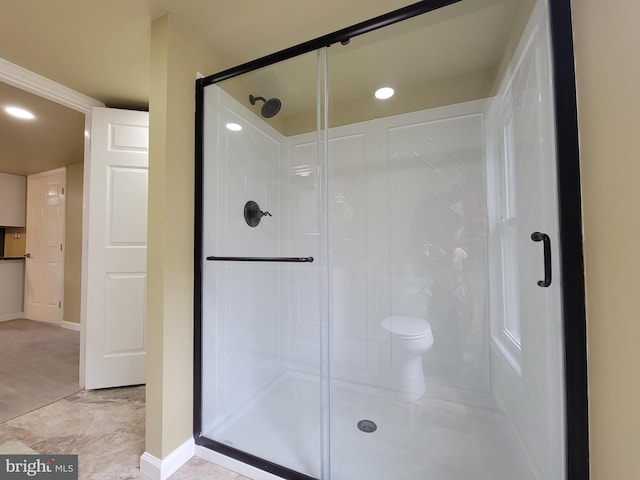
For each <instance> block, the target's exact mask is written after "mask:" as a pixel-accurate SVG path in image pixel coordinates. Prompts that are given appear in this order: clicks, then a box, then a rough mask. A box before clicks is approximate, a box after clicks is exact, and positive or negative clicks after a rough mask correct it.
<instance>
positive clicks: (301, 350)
mask: <svg viewBox="0 0 640 480" xmlns="http://www.w3.org/2000/svg"><path fill="white" fill-rule="evenodd" d="M485 105H486V104H485V102H484V101H476V102H469V103H465V104H460V105H454V106H448V107H442V108H437V109H432V110H428V111H423V112H416V113H411V114H405V115H399V116H395V117H388V118H383V119H379V120H373V121H368V122H362V123H358V124H352V125H348V126H343V127H337V128H332V129H330V132H329V138H330V140H329V172H328V190H329V200H328V203H329V262H330V263H329V265H330V267H329V268H330V272H331V273H330V282H331V286H332V288H331V302H330V303H331V311H330V322H331V324H330V330H331V361H332V362H331V367H332V377H333V378H341V379H345V380H350V381H355V382H359V383H365V384H370V385H376V386H381V387H390V386H391V385H393V383H394V379H393V378H392V374H391V356H392V354H393V352H392V351H391V342H390V336H389V333H388V332H386V331H384V330H383V329H382V327H381V321H382V320H383V319H384V318H385V317H387V316H390V315H407V316H414V317H419V318H424V319H427V320H428V321H429V322H430V324H431V326H432V329H433V334H434V338H435V340H434V347H433V349H432V351H431V352H429V353H428V354H427V355H425V359H424V366H425V376H426V380H427V381H428V382H433V383H439V384H443V385H450V386H456V387H461V388H469V389H474V390H480V391H487V390H488V388H489V363H488V349H487V345H488V340H487V339H488V316H487V301H486V298H487V295H488V292H487V289H486V283H487V282H486V278H487V242H486V237H487V225H486V191H485V184H486V180H485V160H484V131H483V113H482V112H483V110H484V108H485ZM289 141H290V142H291V152H292V155H291V159H290V161H291V167H290V169H291V171H292V172H294V178H293V180H292V181H293V183H294V185H295V186H294V187H293V188H291V189H290V191H291V192H293V195H294V199H293V202H292V204H293V205H294V206H295V207H294V208H295V209H296V212H297V213H296V214H295V215H294V219H295V221H294V224H293V225H292V226H291V228H292V233H293V238H294V245H295V249H294V250H295V251H297V252H302V251H305V252H307V253H305V255H306V254H310V255H314V256H315V255H316V254H317V253H318V250H317V248H318V243H317V238H318V232H317V228H318V227H317V225H318V222H317V219H318V199H317V190H316V191H315V193H312V192H313V189H314V188H315V186H316V184H317V175H318V169H317V158H316V156H317V150H316V138H315V134H305V135H299V136H295V137H291V138H290V139H289ZM303 245H304V247H303ZM308 252H311V253H308ZM297 272H299V271H297ZM295 283H296V297H297V298H298V299H304V300H303V301H300V304H301V305H303V306H304V305H307V306H308V305H317V304H318V301H319V297H318V295H319V293H318V292H319V283H318V278H317V277H312V276H310V275H308V274H307V273H305V272H303V271H300V272H299V273H296V282H295ZM292 321H293V322H294V324H295V327H294V340H293V345H294V356H293V357H292V359H291V360H292V363H291V368H293V369H296V368H299V367H298V365H299V360H304V361H305V362H308V361H309V360H310V359H309V353H310V352H311V355H312V357H313V358H315V359H316V361H317V359H318V355H317V353H318V352H319V348H320V345H319V343H318V341H319V336H318V332H319V323H318V322H319V317H318V313H317V310H315V309H314V310H312V311H310V310H309V308H304V307H302V308H298V309H296V315H295V317H294V318H293V319H292Z"/></svg>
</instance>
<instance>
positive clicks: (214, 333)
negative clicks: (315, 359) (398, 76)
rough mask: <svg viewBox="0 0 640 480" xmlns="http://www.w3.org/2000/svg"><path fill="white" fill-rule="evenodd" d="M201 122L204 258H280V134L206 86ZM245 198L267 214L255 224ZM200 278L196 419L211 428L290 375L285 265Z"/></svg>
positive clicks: (214, 265) (207, 268)
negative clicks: (199, 416)
mask: <svg viewBox="0 0 640 480" xmlns="http://www.w3.org/2000/svg"><path fill="white" fill-rule="evenodd" d="M205 118H206V125H207V128H208V129H209V130H208V131H207V132H205V135H204V151H205V158H208V159H215V161H208V162H205V164H204V175H203V182H204V183H203V215H204V216H205V217H206V218H205V221H204V222H203V245H204V247H203V248H204V252H203V253H204V256H205V257H206V256H211V255H215V256H280V255H283V254H285V251H286V243H285V240H286V238H285V237H284V236H283V235H282V233H281V232H282V230H283V228H284V222H285V221H286V218H287V216H288V212H287V207H286V205H285V204H284V203H283V183H284V182H285V179H286V173H287V172H286V171H285V170H284V169H285V168H286V163H285V161H284V159H285V152H286V139H285V138H284V137H283V136H282V135H280V134H279V133H278V132H277V131H275V130H273V129H271V128H270V127H269V126H268V125H266V124H265V123H264V122H262V121H261V120H259V119H257V118H256V117H255V115H254V114H253V113H252V112H250V111H249V110H248V109H246V108H245V107H244V106H242V105H240V104H239V103H238V102H237V101H236V100H234V99H233V98H232V97H230V96H229V95H228V94H226V93H225V92H224V91H223V90H221V89H219V88H211V89H208V90H207V92H206V96H205ZM228 122H234V123H238V124H240V125H242V126H243V129H242V131H241V132H235V131H231V130H229V129H227V128H226V124H227V123H228ZM249 200H253V201H255V202H257V203H258V204H259V205H260V207H261V208H262V209H263V210H265V211H271V212H272V215H273V216H272V217H264V218H263V220H262V222H261V223H260V225H259V226H258V227H257V228H251V227H249V226H248V225H247V224H246V222H245V220H244V215H243V213H244V205H245V203H246V202H247V201H249ZM202 276H203V285H206V286H207V287H206V288H205V289H203V292H202V297H203V300H202V308H203V327H202V328H203V331H202V341H203V345H205V348H203V351H202V369H203V372H204V374H203V377H202V389H203V398H206V399H207V400H206V401H205V402H203V405H202V418H203V431H210V430H211V429H213V428H214V427H218V426H220V425H221V424H222V423H224V422H225V421H226V420H227V418H228V417H229V416H230V415H232V414H233V413H234V412H236V411H237V410H238V408H240V407H242V405H243V404H245V403H246V402H247V401H249V400H251V399H252V398H254V397H255V395H257V394H258V393H259V392H260V391H261V390H263V389H264V388H265V387H266V386H267V385H269V383H270V382H272V381H274V380H275V379H277V378H278V377H279V376H281V375H282V374H283V373H284V372H285V371H286V364H285V361H284V359H285V356H284V355H283V351H284V349H285V345H284V342H285V337H286V335H285V332H286V330H287V326H288V323H290V322H288V319H290V318H291V317H292V314H291V311H290V310H288V309H287V305H288V304H289V303H290V302H288V301H287V299H286V298H285V295H287V294H288V290H287V288H285V286H284V285H285V284H286V283H287V280H288V279H287V271H286V269H284V268H283V267H282V265H281V264H277V263H264V264H255V263H242V262H212V261H205V262H204V264H203V273H202Z"/></svg>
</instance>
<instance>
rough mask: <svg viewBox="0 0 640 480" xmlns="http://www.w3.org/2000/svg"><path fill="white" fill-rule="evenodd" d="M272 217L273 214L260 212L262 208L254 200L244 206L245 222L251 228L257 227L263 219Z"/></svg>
mask: <svg viewBox="0 0 640 480" xmlns="http://www.w3.org/2000/svg"><path fill="white" fill-rule="evenodd" d="M272 216H273V215H271V213H269V212H263V211H262V210H260V206H259V205H258V204H257V203H256V202H254V201H253V200H249V201H248V202H247V203H246V204H245V206H244V221H245V222H247V225H249V226H250V227H257V226H258V225H259V224H260V220H261V219H262V217H272Z"/></svg>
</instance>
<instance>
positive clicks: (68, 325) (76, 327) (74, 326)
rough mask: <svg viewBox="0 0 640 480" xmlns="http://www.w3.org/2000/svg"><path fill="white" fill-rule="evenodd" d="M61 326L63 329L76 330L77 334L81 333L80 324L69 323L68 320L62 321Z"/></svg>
mask: <svg viewBox="0 0 640 480" xmlns="http://www.w3.org/2000/svg"><path fill="white" fill-rule="evenodd" d="M60 326H61V327H62V328H66V329H68V330H75V331H76V332H79V331H80V324H79V323H74V322H67V321H66V320H62V321H61V322H60Z"/></svg>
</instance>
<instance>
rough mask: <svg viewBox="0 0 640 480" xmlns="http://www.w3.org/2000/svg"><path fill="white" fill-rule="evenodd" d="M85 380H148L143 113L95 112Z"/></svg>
mask: <svg viewBox="0 0 640 480" xmlns="http://www.w3.org/2000/svg"><path fill="white" fill-rule="evenodd" d="M89 181H90V202H89V208H90V211H89V225H88V231H89V253H88V271H89V279H88V285H87V323H86V349H87V353H86V379H85V385H86V387H87V388H105V387H116V386H123V385H135V384H143V383H145V375H146V372H145V356H146V353H145V319H146V303H145V302H146V299H145V295H146V262H147V247H146V245H147V197H148V114H147V113H146V112H132V111H126V110H115V109H107V108H95V109H94V110H93V117H92V134H91V169H90V180H89Z"/></svg>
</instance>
